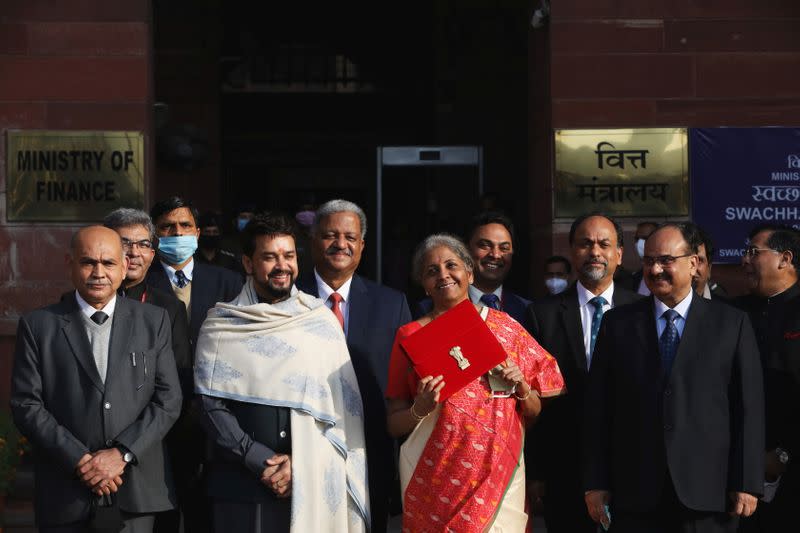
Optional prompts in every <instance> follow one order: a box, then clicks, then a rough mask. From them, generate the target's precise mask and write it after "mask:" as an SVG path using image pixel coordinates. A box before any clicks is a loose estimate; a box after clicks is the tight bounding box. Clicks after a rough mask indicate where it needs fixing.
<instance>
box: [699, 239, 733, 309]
mask: <svg viewBox="0 0 800 533" xmlns="http://www.w3.org/2000/svg"><path fill="white" fill-rule="evenodd" d="M694 227H695V229H696V230H697V234H698V235H699V236H700V245H699V246H698V247H697V275H695V277H694V281H693V285H694V291H695V292H696V293H697V294H699V295H700V296H702V297H703V298H705V299H706V300H710V299H711V298H723V299H727V296H728V291H726V290H725V289H724V288H723V287H722V285H720V284H719V283H716V282H715V281H714V280H712V279H711V260H712V258H713V257H714V241H713V240H712V239H711V235H709V234H708V233H707V232H706V231H705V230H704V229H703V228H701V227H700V226H697V225H695V226H694Z"/></svg>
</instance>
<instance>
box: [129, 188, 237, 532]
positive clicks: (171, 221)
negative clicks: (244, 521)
mask: <svg viewBox="0 0 800 533" xmlns="http://www.w3.org/2000/svg"><path fill="white" fill-rule="evenodd" d="M197 216H198V214H197V210H196V209H195V208H194V207H193V206H192V204H191V203H190V202H188V201H186V200H184V199H182V198H179V197H172V198H168V199H166V200H163V201H161V202H158V203H157V204H155V205H154V206H153V208H152V209H151V210H150V217H151V218H152V220H153V224H154V225H155V227H156V235H157V236H158V257H159V260H160V265H156V267H155V268H151V269H150V270H149V272H148V273H147V277H146V278H145V279H146V282H147V285H148V287H155V288H157V289H161V290H163V291H167V292H170V293H172V294H174V295H175V296H176V297H177V298H178V299H179V300H180V301H181V302H183V304H184V305H185V307H186V311H187V314H188V317H189V342H190V343H191V351H192V362H194V347H195V345H196V343H197V336H198V334H199V333H200V326H202V325H203V320H205V318H206V313H208V310H209V309H211V308H212V307H213V306H214V304H216V303H217V302H227V301H230V300H232V299H233V298H235V297H236V295H238V294H239V292H240V291H241V289H242V278H241V276H239V275H238V274H236V273H235V272H233V271H231V270H227V269H225V268H221V267H218V266H214V265H207V264H203V263H199V262H197V261H195V260H194V258H193V254H194V253H195V251H196V250H197V238H198V236H199V235H200V229H199V228H198V227H197ZM185 420H186V424H187V427H186V431H187V432H188V435H187V438H188V439H189V440H190V441H191V444H189V447H187V448H185V449H184V450H183V453H182V454H181V459H180V462H179V463H178V465H177V466H178V467H179V469H180V471H181V472H182V475H183V476H185V475H187V473H188V475H189V478H187V479H182V480H181V485H182V488H184V489H185V490H183V493H184V494H182V495H181V499H182V501H181V510H182V511H183V516H184V521H185V529H186V531H187V532H188V533H203V532H205V531H209V524H210V519H209V518H208V516H209V505H208V502H207V499H206V496H205V493H204V490H203V484H202V483H199V482H198V481H199V480H198V479H196V478H197V476H198V475H199V471H200V470H201V469H202V462H203V460H204V457H203V456H204V446H205V439H204V436H203V432H202V430H201V429H200V427H199V426H198V425H197V424H191V426H190V427H188V424H189V419H185ZM182 422H183V421H182ZM181 427H182V428H183V427H184V426H183V425H182V426H181ZM184 495H185V497H184ZM159 526H160V524H159Z"/></svg>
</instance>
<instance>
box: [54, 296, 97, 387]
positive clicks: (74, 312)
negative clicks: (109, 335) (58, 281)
mask: <svg viewBox="0 0 800 533" xmlns="http://www.w3.org/2000/svg"><path fill="white" fill-rule="evenodd" d="M69 298H70V299H69V304H68V305H70V307H71V308H72V309H71V311H70V312H69V313H68V314H65V315H64V316H63V319H64V327H63V331H64V335H65V336H66V338H67V344H69V347H70V349H71V350H72V355H74V356H75V359H77V360H78V363H79V364H80V365H81V367H83V370H84V372H86V375H87V376H89V379H90V380H91V381H92V383H93V384H94V386H95V387H97V390H99V391H100V392H103V391H104V389H105V387H104V386H103V380H101V379H100V373H99V372H98V371H97V365H96V364H95V362H94V356H93V355H92V347H91V345H90V344H89V336H88V335H86V328H85V327H84V325H83V322H82V319H81V310H80V308H79V307H78V302H77V301H76V300H75V296H74V295H70V297H69Z"/></svg>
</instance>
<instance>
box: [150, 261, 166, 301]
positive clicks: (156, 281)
mask: <svg viewBox="0 0 800 533" xmlns="http://www.w3.org/2000/svg"><path fill="white" fill-rule="evenodd" d="M147 284H148V285H151V286H153V287H157V288H159V289H161V290H162V291H167V292H169V293H172V284H171V283H170V282H169V279H168V278H167V274H166V272H164V267H163V266H162V265H161V261H158V260H156V261H153V264H152V265H150V270H149V271H148V272H147Z"/></svg>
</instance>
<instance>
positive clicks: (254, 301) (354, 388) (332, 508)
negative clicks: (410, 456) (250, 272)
mask: <svg viewBox="0 0 800 533" xmlns="http://www.w3.org/2000/svg"><path fill="white" fill-rule="evenodd" d="M194 373H195V390H196V392H197V393H199V394H205V395H208V396H214V397H217V398H226V399H231V400H236V401H240V402H249V403H257V404H263V405H273V406H278V407H288V408H290V409H291V418H290V420H291V428H292V496H291V498H292V522H291V531H292V532H298V533H300V532H302V533H305V532H308V531H315V532H325V531H330V532H341V531H347V532H360V531H366V530H368V529H369V495H368V491H367V466H366V465H367V462H366V449H365V441H364V424H363V412H364V411H363V407H362V404H361V395H360V393H359V388H358V383H357V381H356V376H355V372H354V370H353V365H352V362H351V361H350V354H349V352H348V351H347V344H346V343H345V337H344V332H343V331H342V328H341V326H340V325H339V322H338V321H337V320H336V318H335V317H334V315H333V313H331V312H330V310H329V309H328V308H327V307H325V304H324V303H323V302H322V300H320V299H318V298H315V297H313V296H311V295H309V294H306V293H303V292H300V291H297V289H295V288H293V289H292V295H291V296H290V297H289V299H288V300H285V301H283V302H279V303H277V304H275V305H270V304H266V303H258V297H257V295H256V292H255V290H254V288H253V282H252V279H249V280H248V282H247V283H246V284H245V286H244V288H243V289H242V292H241V294H240V295H239V296H238V297H237V298H236V299H235V300H233V301H232V302H231V303H218V304H217V305H216V306H215V307H214V308H212V309H211V310H209V312H208V317H207V318H206V320H205V322H204V323H203V327H202V329H201V330H200V337H199V339H198V341H197V350H196V360H195V369H194Z"/></svg>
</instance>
